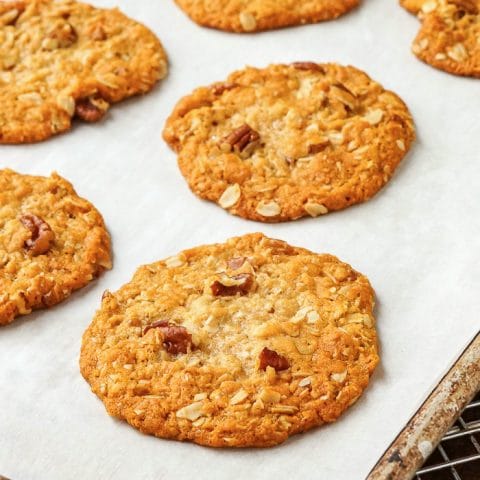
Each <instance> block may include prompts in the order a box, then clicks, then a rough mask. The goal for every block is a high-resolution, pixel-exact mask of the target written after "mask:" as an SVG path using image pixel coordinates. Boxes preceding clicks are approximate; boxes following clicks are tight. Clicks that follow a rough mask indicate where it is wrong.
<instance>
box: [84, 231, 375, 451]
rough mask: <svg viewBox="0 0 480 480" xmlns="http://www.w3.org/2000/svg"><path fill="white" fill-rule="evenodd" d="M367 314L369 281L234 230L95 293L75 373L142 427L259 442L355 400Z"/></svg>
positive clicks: (363, 378)
mask: <svg viewBox="0 0 480 480" xmlns="http://www.w3.org/2000/svg"><path fill="white" fill-rule="evenodd" d="M373 306H374V293H373V290H372V288H371V286H370V284H369V282H368V280H367V278H365V277H364V276H363V275H361V274H360V273H358V272H356V271H355V270H353V269H352V268H351V267H350V266H349V265H347V264H345V263H342V262H340V261H339V260H338V259H336V258H335V257H332V256H331V255H319V254H315V253H312V252H310V251H308V250H305V249H303V248H295V247H291V246H289V245H288V244H287V243H285V242H282V241H280V240H272V239H269V238H267V237H265V236H263V235H262V234H250V235H245V236H243V237H238V238H232V239H230V240H228V241H227V242H226V243H224V244H216V245H206V246H201V247H198V248H193V249H191V250H186V251H184V252H181V253H180V254H178V255H176V256H174V257H170V258H167V259H166V260H164V261H160V262H157V263H154V264H151V265H146V266H143V267H141V268H140V269H139V270H137V272H136V274H135V276H134V277H133V279H132V280H131V281H130V283H128V284H126V285H125V286H123V287H122V288H121V289H120V290H119V291H118V292H115V293H110V292H105V294H104V296H103V300H102V306H101V308H100V310H99V311H98V312H97V314H96V315H95V318H94V320H93V322H92V324H91V325H90V326H89V328H88V329H87V331H86V332H85V334H84V336H83V344H82V351H81V357H80V367H81V371H82V374H83V376H84V377H85V379H86V380H87V381H88V382H89V383H90V385H91V387H92V390H93V392H94V393H95V394H96V395H98V397H99V398H100V399H101V400H102V401H103V402H104V404H105V406H106V408H107V411H108V413H109V414H110V415H113V416H116V417H118V418H121V419H125V420H126V421H127V422H128V423H130V424H131V425H132V426H134V427H135V428H138V429H139V430H141V431H142V432H144V433H148V434H152V435H156V436H158V437H164V438H172V439H177V440H189V441H193V442H196V443H199V444H202V445H209V446H214V447H247V446H256V447H263V446H271V445H275V444H278V443H280V442H283V441H284V440H286V439H287V437H289V436H290V435H293V434H295V433H298V432H303V431H305V430H308V429H310V428H312V427H315V426H317V425H321V424H323V423H325V422H332V421H334V420H336V419H337V418H338V417H339V416H340V414H341V413H342V412H343V411H344V410H346V409H347V408H348V407H349V406H350V405H352V404H353V403H354V402H355V401H356V400H357V399H358V398H359V396H360V395H361V393H362V392H363V390H364V389H365V388H366V387H367V384H368V382H369V377H370V375H371V374H372V372H373V370H374V368H375V366H376V365H377V363H378V354H377V339H376V332H375V320H374V317H373V313H372V310H373Z"/></svg>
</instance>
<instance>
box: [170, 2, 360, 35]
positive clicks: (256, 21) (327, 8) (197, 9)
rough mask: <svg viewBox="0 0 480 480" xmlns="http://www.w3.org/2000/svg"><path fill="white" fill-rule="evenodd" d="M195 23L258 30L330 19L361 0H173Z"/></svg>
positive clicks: (218, 27) (348, 9) (242, 30)
mask: <svg viewBox="0 0 480 480" xmlns="http://www.w3.org/2000/svg"><path fill="white" fill-rule="evenodd" d="M175 1H176V3H177V4H178V6H179V7H180V8H181V9H182V10H183V11H184V12H185V13H186V14H187V15H188V16H189V17H190V18H191V19H192V20H193V21H194V22H196V23H198V24H199V25H203V26H205V27H211V28H217V29H219V30H226V31H229V32H259V31H263V30H271V29H274V28H282V27H288V26H292V25H303V24H306V23H317V22H321V21H324V20H332V19H334V18H337V17H339V16H340V15H343V14H344V13H347V12H349V11H350V10H352V9H353V8H355V7H356V6H357V5H358V4H359V2H360V0H274V1H271V0H253V1H251V0H175Z"/></svg>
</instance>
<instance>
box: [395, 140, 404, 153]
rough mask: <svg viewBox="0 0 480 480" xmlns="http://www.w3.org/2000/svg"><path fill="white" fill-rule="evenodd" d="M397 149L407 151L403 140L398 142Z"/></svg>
mask: <svg viewBox="0 0 480 480" xmlns="http://www.w3.org/2000/svg"><path fill="white" fill-rule="evenodd" d="M396 143H397V147H398V148H399V149H400V150H401V151H402V152H404V151H405V142H404V141H403V140H397V142H396Z"/></svg>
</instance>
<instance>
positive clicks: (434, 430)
mask: <svg viewBox="0 0 480 480" xmlns="http://www.w3.org/2000/svg"><path fill="white" fill-rule="evenodd" d="M479 391H480V332H479V333H478V334H477V336H476V337H475V338H474V339H473V340H472V342H471V343H470V345H468V347H467V348H466V349H465V350H464V352H463V353H462V355H461V356H460V357H459V358H458V360H457V361H456V362H455V364H454V365H453V366H452V368H451V369H450V370H449V371H448V373H447V374H446V375H445V377H444V378H443V379H442V380H441V382H440V383H439V384H438V385H437V387H436V388H435V389H434V390H433V392H432V393H431V394H430V396H429V397H428V398H427V400H426V401H425V403H424V404H423V405H422V406H421V407H420V409H419V410H418V411H417V413H416V414H415V415H414V416H413V417H412V418H411V419H410V421H409V422H408V424H407V425H406V427H405V428H404V429H403V430H402V432H400V434H399V435H398V437H397V438H396V439H395V440H394V441H393V443H392V444H391V445H390V447H388V449H387V450H386V452H385V453H384V454H383V456H382V458H381V459H380V460H379V461H378V463H377V465H375V467H374V468H373V469H372V471H371V472H370V474H369V475H368V477H367V480H410V479H415V480H480V395H479ZM475 395H476V396H475ZM472 399H473V400H472ZM454 422H455V423H454ZM452 424H453V427H451V425H452ZM449 428H450V429H449ZM445 432H447V433H446V434H445ZM432 452H433V453H432Z"/></svg>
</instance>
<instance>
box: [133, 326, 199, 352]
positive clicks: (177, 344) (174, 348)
mask: <svg viewBox="0 0 480 480" xmlns="http://www.w3.org/2000/svg"><path fill="white" fill-rule="evenodd" d="M154 328H158V329H159V330H160V333H161V334H162V336H163V346H164V347H165V350H166V351H167V352H168V353H171V354H173V355H176V354H177V353H187V352H188V351H189V350H190V351H191V350H193V348H194V345H193V342H192V335H191V334H190V333H188V331H187V329H186V328H185V327H181V326H179V325H175V324H173V323H169V322H167V321H165V320H160V321H158V322H154V323H152V324H151V325H148V326H147V327H145V329H144V330H143V334H144V335H145V334H146V333H147V332H148V331H149V330H151V329H154Z"/></svg>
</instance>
